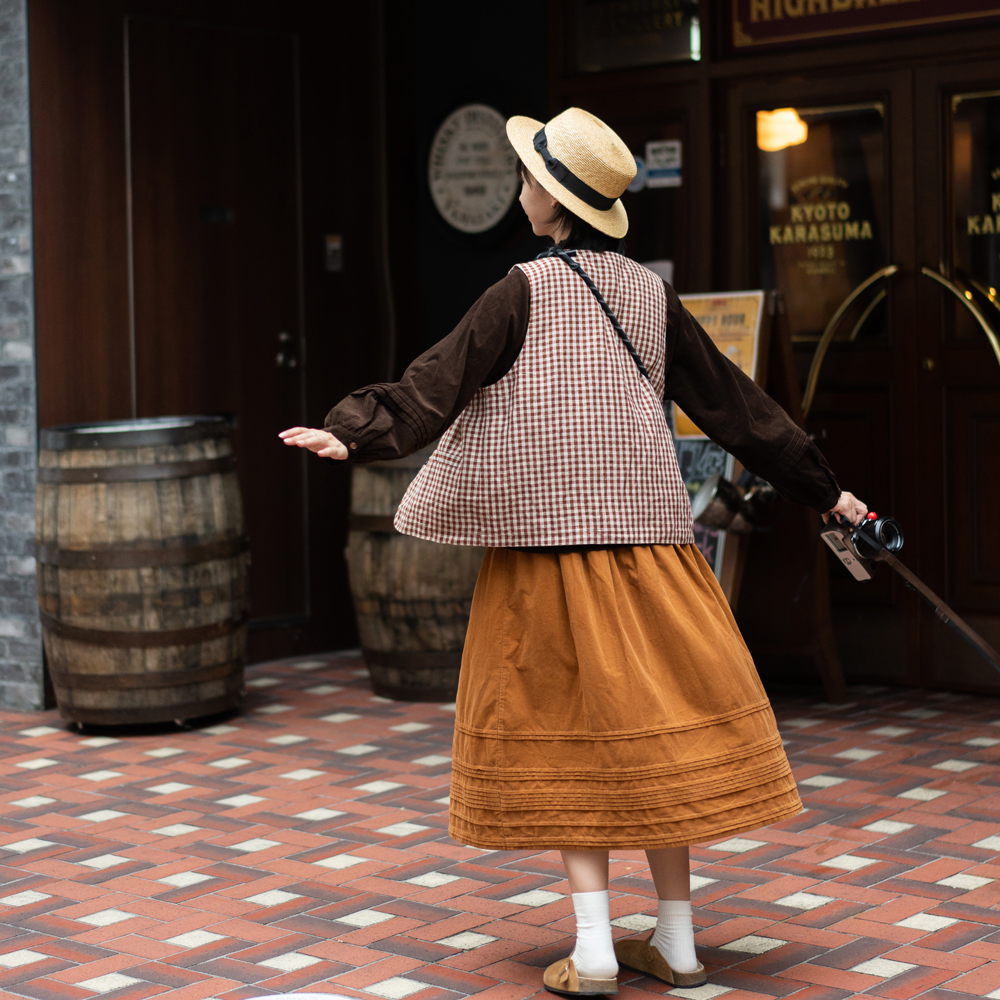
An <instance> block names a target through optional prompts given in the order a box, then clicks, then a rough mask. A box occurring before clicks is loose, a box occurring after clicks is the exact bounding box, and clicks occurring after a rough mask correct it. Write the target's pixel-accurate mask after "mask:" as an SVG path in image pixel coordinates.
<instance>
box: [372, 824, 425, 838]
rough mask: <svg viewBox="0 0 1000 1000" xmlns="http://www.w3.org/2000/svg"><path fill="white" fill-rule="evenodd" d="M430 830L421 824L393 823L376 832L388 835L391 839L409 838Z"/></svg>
mask: <svg viewBox="0 0 1000 1000" xmlns="http://www.w3.org/2000/svg"><path fill="white" fill-rule="evenodd" d="M429 829H430V827H429V826H421V825H420V824H419V823H393V824H391V825H390V826H383V827H382V828H381V829H378V830H376V831H375V832H376V833H387V834H389V836H390V837H409V836H410V834H412V833H421V832H423V831H424V830H429Z"/></svg>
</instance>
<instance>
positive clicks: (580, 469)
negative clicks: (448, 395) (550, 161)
mask: <svg viewBox="0 0 1000 1000" xmlns="http://www.w3.org/2000/svg"><path fill="white" fill-rule="evenodd" d="M576 260H577V261H578V262H579V264H580V265H581V266H582V267H583V269H584V270H585V271H586V272H587V273H588V274H589V275H590V276H591V278H593V280H594V283H595V284H596V285H597V287H598V288H599V289H600V291H601V294H602V295H603V296H604V298H605V300H606V301H607V303H608V305H609V306H610V307H611V310H612V312H613V313H614V314H615V316H617V318H618V321H619V323H621V325H622V327H623V328H624V330H625V332H626V333H627V334H628V336H629V338H630V339H631V341H632V343H633V344H634V345H635V348H636V350H637V351H638V353H639V356H640V357H641V358H642V361H643V363H644V364H645V366H646V369H647V371H648V372H649V375H650V378H649V380H647V379H645V378H643V376H642V375H641V374H640V372H639V369H638V366H637V365H636V364H635V362H634V361H633V360H632V359H631V358H630V357H629V355H628V353H627V351H626V349H625V347H624V345H623V344H622V342H621V341H620V340H619V338H618V336H617V334H616V333H615V331H614V329H613V328H612V326H611V323H610V321H609V320H608V318H607V316H605V314H604V312H603V310H602V309H601V307H600V305H599V304H598V302H597V299H596V298H595V297H594V295H593V293H592V292H591V291H590V289H589V288H588V287H587V286H586V284H585V283H584V281H583V279H582V278H580V277H579V276H578V275H577V274H575V273H574V272H573V271H572V270H571V269H570V268H569V267H568V266H567V265H566V264H565V263H564V262H563V261H561V260H559V259H558V258H554V257H547V258H543V259H541V260H536V261H532V262H530V263H527V264H519V265H518V267H520V269H521V270H522V271H523V272H524V274H525V275H526V276H527V278H528V284H529V286H530V289H531V309H530V314H529V318H528V330H527V333H526V335H525V339H524V346H523V347H522V349H521V353H520V354H519V355H518V357H517V360H516V361H515V362H514V364H513V366H512V367H511V369H510V371H509V372H508V373H507V374H506V375H505V376H504V377H503V378H502V379H500V381H499V382H497V383H495V384H494V385H490V386H485V387H483V388H482V389H480V390H479V391H478V392H477V393H476V394H475V396H473V397H472V400H471V401H470V403H469V405H468V406H467V407H466V408H465V409H464V410H463V411H462V413H461V415H460V416H459V418H458V419H457V420H456V421H455V423H454V424H452V426H451V427H450V428H449V429H448V430H447V431H446V432H445V434H444V435H443V436H442V438H441V442H440V444H439V445H438V447H437V448H436V449H435V451H434V453H433V454H432V455H431V457H430V459H429V460H428V462H427V464H426V465H425V466H424V467H423V469H421V470H420V472H419V473H418V474H417V476H416V478H415V479H414V480H413V482H412V483H411V484H410V487H409V489H408V490H407V491H406V495H405V496H404V497H403V500H402V502H401V503H400V505H399V510H398V511H397V513H396V518H395V524H396V528H397V529H398V530H399V531H401V532H402V533H403V534H407V535H415V536H417V537H418V538H426V539H429V540H430V541H434V542H445V543H448V544H452V545H485V546H498V547H511V548H530V547H535V546H560V545H608V546H610V545H655V544H685V543H690V542H693V541H694V535H693V532H692V522H691V504H690V502H689V500H688V493H687V489H686V488H685V486H684V481H683V480H682V478H681V474H680V469H679V468H678V466H677V457H676V455H675V453H674V445H673V439H672V438H671V435H670V429H669V428H668V427H667V422H666V419H665V417H664V414H663V385H664V352H665V337H666V323H667V300H666V294H665V292H664V288H663V283H662V282H661V281H660V279H659V278H658V277H657V276H656V275H655V274H653V273H652V272H651V271H648V270H647V269H646V268H644V267H643V266H642V265H640V264H637V263H635V262H634V261H632V260H629V259H628V258H627V257H622V256H621V255H620V254H615V253H592V252H589V251H578V252H577V254H576Z"/></svg>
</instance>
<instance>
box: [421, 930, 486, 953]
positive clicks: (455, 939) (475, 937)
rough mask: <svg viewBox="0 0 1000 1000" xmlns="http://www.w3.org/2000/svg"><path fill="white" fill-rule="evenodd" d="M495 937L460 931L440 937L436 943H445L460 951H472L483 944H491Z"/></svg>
mask: <svg viewBox="0 0 1000 1000" xmlns="http://www.w3.org/2000/svg"><path fill="white" fill-rule="evenodd" d="M496 940H497V938H495V937H491V936H490V935H489V934H477V933H476V932H475V931H462V933H461V934H452V936H451V937H446V938H441V940H440V941H438V942H436V943H437V944H443V945H446V946H447V947H449V948H458V949H459V950H460V951H472V950H473V948H482V946H483V945H484V944H492V943H493V942H494V941H496Z"/></svg>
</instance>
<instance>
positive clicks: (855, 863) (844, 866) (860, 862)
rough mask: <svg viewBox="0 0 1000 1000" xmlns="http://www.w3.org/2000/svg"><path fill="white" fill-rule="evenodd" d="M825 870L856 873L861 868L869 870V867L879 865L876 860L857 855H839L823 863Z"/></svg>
mask: <svg viewBox="0 0 1000 1000" xmlns="http://www.w3.org/2000/svg"><path fill="white" fill-rule="evenodd" d="M820 864H821V865H822V866H823V867H824V868H839V869H841V870H842V871H845V872H856V871H858V869H859V868H867V867H868V866H869V865H877V864H878V861H877V860H876V859H875V858H859V857H858V856H857V855H856V854H838V855H837V856H836V857H835V858H829V859H828V860H826V861H821V862H820Z"/></svg>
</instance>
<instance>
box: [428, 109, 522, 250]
mask: <svg viewBox="0 0 1000 1000" xmlns="http://www.w3.org/2000/svg"><path fill="white" fill-rule="evenodd" d="M506 124H507V119H506V118H504V116H503V115H502V114H500V112H499V111H497V110H496V109H495V108H491V107H489V105H487V104H467V105H465V107H462V108H459V109H458V110H457V111H454V112H452V113H451V114H450V115H449V116H448V117H447V118H446V119H445V120H444V121H443V122H442V123H441V127H440V128H439V129H438V130H437V133H436V134H435V136H434V142H433V143H431V155H430V162H429V163H428V178H429V181H430V187H431V197H432V198H433V199H434V204H435V205H436V206H437V210H438V211H439V212H440V213H441V216H442V218H443V219H444V220H445V221H446V222H448V223H449V224H450V225H452V226H454V227H455V228H456V229H458V230H459V231H460V232H463V233H483V232H485V231H486V230H487V229H492V228H493V226H495V225H496V224H497V223H498V222H499V221H500V220H501V219H502V218H503V217H504V216H505V215H506V214H507V210H508V209H509V208H510V206H511V205H512V204H513V202H514V198H515V197H516V196H517V169H516V165H517V153H515V152H514V149H513V147H512V146H511V144H510V142H509V141H508V140H507V129H506Z"/></svg>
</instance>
